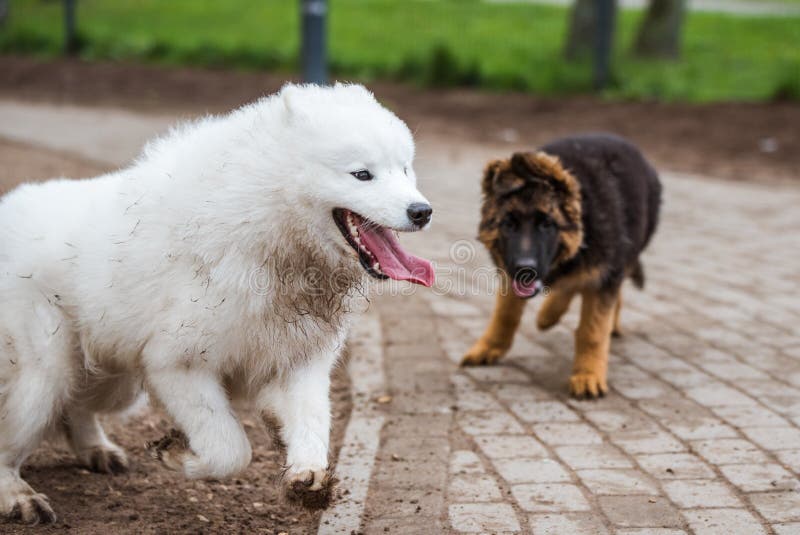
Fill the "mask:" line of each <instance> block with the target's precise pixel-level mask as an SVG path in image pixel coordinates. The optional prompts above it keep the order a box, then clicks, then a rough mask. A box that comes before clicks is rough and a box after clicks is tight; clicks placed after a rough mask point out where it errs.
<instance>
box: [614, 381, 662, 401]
mask: <svg viewBox="0 0 800 535" xmlns="http://www.w3.org/2000/svg"><path fill="white" fill-rule="evenodd" d="M612 388H613V389H614V390H616V391H617V392H619V393H620V394H622V395H623V396H625V397H626V398H629V399H653V398H660V397H663V396H666V395H669V394H671V393H672V392H673V389H672V388H671V387H669V386H667V385H666V384H664V383H662V382H660V381H656V380H655V379H642V380H631V381H617V380H615V381H614V382H613V383H612Z"/></svg>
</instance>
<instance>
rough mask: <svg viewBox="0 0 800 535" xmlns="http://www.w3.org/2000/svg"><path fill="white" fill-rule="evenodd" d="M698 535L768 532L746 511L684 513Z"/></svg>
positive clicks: (696, 511)
mask: <svg viewBox="0 0 800 535" xmlns="http://www.w3.org/2000/svg"><path fill="white" fill-rule="evenodd" d="M683 516H684V517H686V521H687V522H688V523H689V527H690V528H691V529H692V530H693V531H694V533H696V535H731V534H732V533H742V534H744V533H746V534H747V535H764V534H766V531H765V530H764V528H763V527H762V526H761V524H760V523H759V522H758V520H756V519H755V517H754V516H753V515H752V514H750V512H749V511H747V510H745V509H695V510H688V511H684V512H683Z"/></svg>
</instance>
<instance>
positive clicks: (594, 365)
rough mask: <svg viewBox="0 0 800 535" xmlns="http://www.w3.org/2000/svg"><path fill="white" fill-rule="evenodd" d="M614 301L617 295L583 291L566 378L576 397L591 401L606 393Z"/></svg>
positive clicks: (589, 290)
mask: <svg viewBox="0 0 800 535" xmlns="http://www.w3.org/2000/svg"><path fill="white" fill-rule="evenodd" d="M616 300H617V297H616V292H614V293H612V294H607V293H602V292H598V291H597V290H591V289H587V290H584V292H583V299H582V302H581V321H580V324H579V325H578V329H577V331H575V363H574V364H573V367H572V377H570V379H569V390H570V393H571V394H572V395H573V396H575V397H578V398H581V397H590V398H594V397H598V396H602V395H603V394H605V393H606V391H608V386H607V384H606V375H607V372H608V346H609V344H610V342H611V328H612V325H613V321H614V308H615V306H616Z"/></svg>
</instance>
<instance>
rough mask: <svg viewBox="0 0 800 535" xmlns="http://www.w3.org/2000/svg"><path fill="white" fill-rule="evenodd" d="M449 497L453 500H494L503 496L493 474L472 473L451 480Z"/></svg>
mask: <svg viewBox="0 0 800 535" xmlns="http://www.w3.org/2000/svg"><path fill="white" fill-rule="evenodd" d="M447 498H448V500H450V501H452V502H493V501H497V500H500V498H501V496H500V488H499V487H498V486H497V481H495V479H494V478H493V477H492V476H489V475H485V474H484V475H476V474H470V475H465V476H456V477H454V478H453V479H451V480H450V487H449V489H448V493H447Z"/></svg>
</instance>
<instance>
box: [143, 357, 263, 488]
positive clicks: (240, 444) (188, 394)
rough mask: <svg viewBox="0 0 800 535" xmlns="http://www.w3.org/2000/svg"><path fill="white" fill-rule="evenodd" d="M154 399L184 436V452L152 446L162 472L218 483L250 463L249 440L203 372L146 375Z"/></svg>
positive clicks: (224, 397)
mask: <svg viewBox="0 0 800 535" xmlns="http://www.w3.org/2000/svg"><path fill="white" fill-rule="evenodd" d="M149 384H150V386H151V387H152V390H153V392H154V394H155V395H156V398H157V399H158V400H159V401H160V402H161V403H162V405H163V406H164V407H165V408H166V409H167V412H169V413H170V415H171V416H172V417H173V418H174V419H175V422H176V423H177V424H178V427H180V429H181V430H182V431H183V432H184V433H185V434H186V438H187V439H188V449H185V448H182V447H178V448H177V451H176V449H175V448H171V447H166V446H168V445H169V446H172V445H174V444H175V441H174V440H173V441H168V442H163V441H162V443H163V445H164V447H163V448H159V447H158V446H157V453H158V455H159V458H160V459H161V461H162V462H163V463H164V465H166V466H167V467H168V468H171V469H173V470H180V471H183V472H184V473H185V474H186V476H187V477H190V478H203V477H213V478H224V477H228V476H231V475H234V474H236V473H238V472H241V471H242V470H244V469H245V468H247V465H249V464H250V459H251V457H252V451H251V448H250V441H249V440H248V439H247V434H246V433H245V432H244V428H243V427H242V424H241V423H240V422H239V420H238V418H237V417H236V415H235V414H234V412H233V409H232V408H231V406H230V402H229V400H228V397H227V395H226V393H225V390H224V389H223V388H222V385H221V384H220V382H219V380H218V379H217V378H216V377H215V376H213V375H212V374H210V373H209V372H206V371H204V370H192V369H188V370H187V369H180V370H178V369H168V370H158V371H157V372H154V373H151V375H150V377H149Z"/></svg>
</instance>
